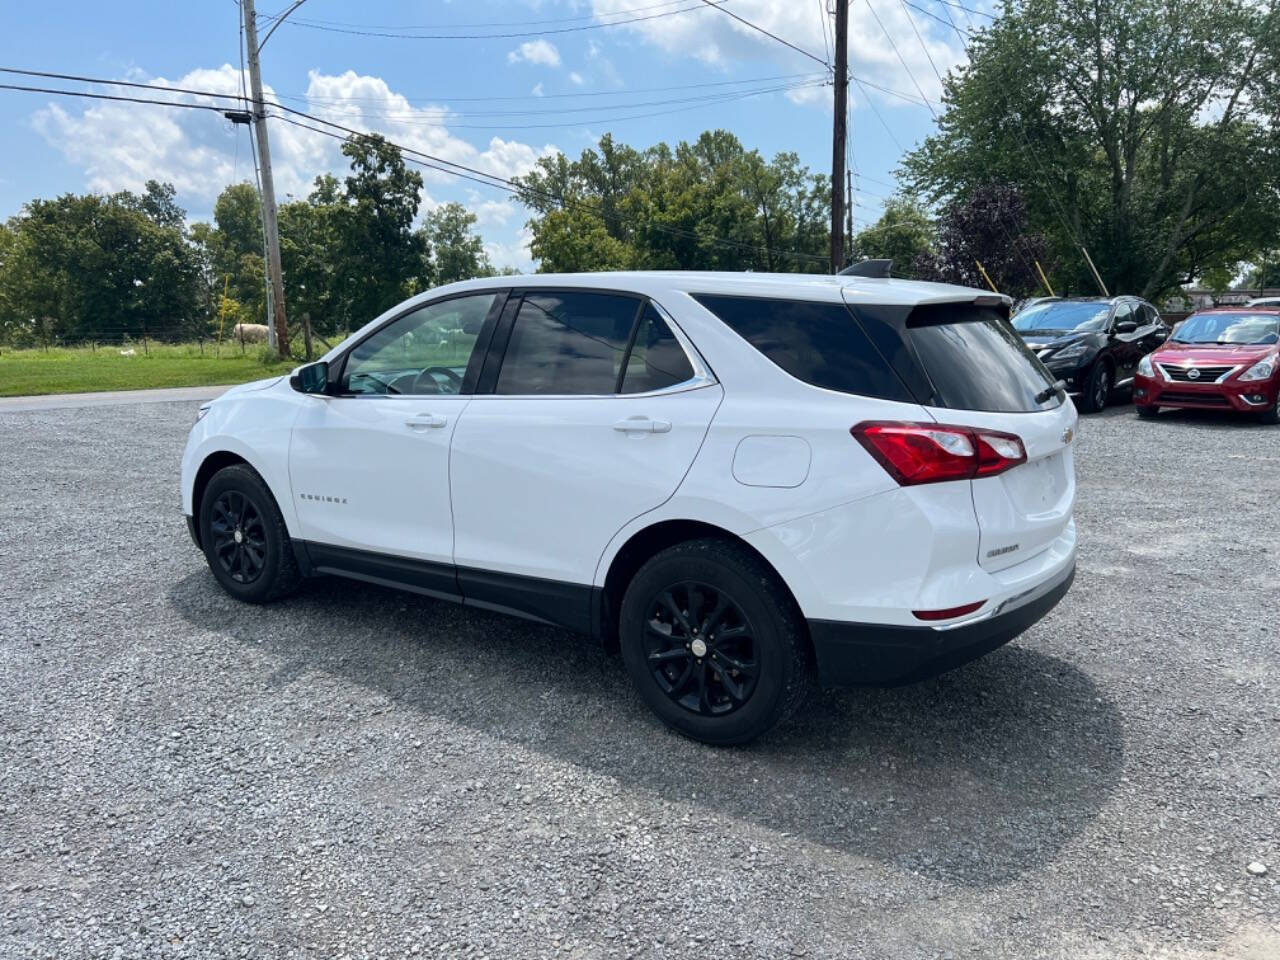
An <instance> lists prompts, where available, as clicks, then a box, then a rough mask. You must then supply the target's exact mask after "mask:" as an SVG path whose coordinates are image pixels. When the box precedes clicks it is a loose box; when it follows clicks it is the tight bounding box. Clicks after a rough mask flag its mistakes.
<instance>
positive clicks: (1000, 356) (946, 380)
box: [907, 303, 1063, 413]
mask: <svg viewBox="0 0 1280 960" xmlns="http://www.w3.org/2000/svg"><path fill="white" fill-rule="evenodd" d="M907 336H908V338H909V339H910V341H911V345H912V346H913V347H914V348H915V351H916V356H917V357H919V359H920V364H921V366H922V367H923V368H924V371H925V373H926V374H927V375H928V377H929V380H930V381H931V382H932V384H933V389H934V396H933V398H932V405H933V406H936V407H948V408H951V409H955V410H978V411H989V412H992V413H1030V412H1033V411H1036V410H1050V409H1053V408H1054V407H1057V406H1059V405H1061V404H1062V402H1063V401H1062V397H1061V395H1060V394H1059V393H1058V392H1057V391H1053V392H1051V393H1048V395H1047V396H1046V395H1045V394H1046V393H1047V392H1048V388H1049V387H1051V386H1052V385H1053V383H1054V378H1053V376H1052V375H1051V374H1050V373H1049V371H1048V370H1047V369H1045V367H1044V364H1042V363H1041V362H1040V361H1039V360H1037V359H1036V357H1035V354H1033V353H1032V352H1031V351H1030V350H1029V349H1027V345H1026V344H1025V343H1023V341H1022V338H1021V337H1020V336H1018V334H1017V333H1015V332H1014V330H1013V328H1012V327H1011V326H1010V325H1009V324H1008V323H1006V322H1005V320H1004V318H1003V317H1002V316H1001V315H1000V314H999V313H998V312H997V311H996V310H994V309H991V308H990V307H978V306H975V305H973V304H963V303H947V304H936V305H929V306H925V307H917V308H916V309H915V310H913V311H912V312H911V316H910V317H908V318H907Z"/></svg>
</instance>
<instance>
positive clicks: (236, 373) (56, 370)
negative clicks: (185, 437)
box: [0, 342, 300, 397]
mask: <svg viewBox="0 0 1280 960" xmlns="http://www.w3.org/2000/svg"><path fill="white" fill-rule="evenodd" d="M130 348H132V349H134V350H136V351H137V355H136V356H132V357H123V356H121V355H120V351H121V349H122V348H121V347H120V346H119V345H112V346H100V347H98V348H97V350H93V349H91V348H89V347H50V348H49V350H48V352H46V351H44V350H39V349H37V350H9V349H0V397H18V396H27V395H31V394H47V393H88V392H92V391H98V390H145V389H149V388H153V387H201V386H207V385H209V384H215V383H244V382H245V381H248V380H260V379H261V378H263V377H270V376H274V375H276V374H280V373H286V372H288V371H289V370H291V369H293V368H294V367H295V366H297V365H298V363H299V362H300V361H296V360H292V361H284V362H281V361H279V360H273V361H266V362H264V361H263V360H262V359H261V356H262V354H263V353H264V352H265V348H263V347H261V346H260V345H259V346H247V347H246V348H245V352H244V353H241V352H240V344H239V343H234V342H233V343H224V344H223V346H222V351H221V354H222V355H221V356H220V357H215V356H214V345H213V344H211V343H207V342H206V343H205V345H204V353H203V355H202V354H201V351H200V347H199V345H198V344H194V343H181V344H155V343H153V344H151V345H150V347H149V355H148V354H144V352H143V347H142V344H141V343H135V344H130Z"/></svg>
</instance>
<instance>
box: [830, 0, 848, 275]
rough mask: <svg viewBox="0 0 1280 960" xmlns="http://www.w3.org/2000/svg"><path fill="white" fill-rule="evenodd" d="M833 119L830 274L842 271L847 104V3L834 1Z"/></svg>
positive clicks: (844, 0) (845, 0)
mask: <svg viewBox="0 0 1280 960" xmlns="http://www.w3.org/2000/svg"><path fill="white" fill-rule="evenodd" d="M835 46H836V65H835V85H836V89H835V94H836V97H835V116H834V118H833V120H834V123H833V124H832V126H831V272H832V273H839V272H840V271H841V270H843V269H844V192H845V189H846V188H845V169H844V155H845V148H846V145H847V144H846V136H847V134H846V131H845V119H846V118H847V116H848V100H849V0H836V40H835Z"/></svg>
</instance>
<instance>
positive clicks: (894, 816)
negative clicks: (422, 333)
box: [169, 571, 1123, 886]
mask: <svg viewBox="0 0 1280 960" xmlns="http://www.w3.org/2000/svg"><path fill="white" fill-rule="evenodd" d="M169 600H170V602H171V604H172V605H173V607H174V608H175V609H176V611H177V612H178V613H179V614H180V615H181V616H182V617H183V618H184V619H186V620H187V621H188V622H189V623H190V624H192V625H193V626H194V627H195V628H196V630H197V637H196V642H197V643H207V644H222V643H225V642H227V641H236V642H239V643H243V644H252V645H254V646H255V647H256V648H258V649H259V650H265V651H266V652H267V653H269V654H270V655H272V656H274V657H276V658H278V661H279V664H278V667H277V668H276V669H275V670H274V671H273V672H272V673H271V674H270V675H264V676H262V677H261V678H260V684H258V685H255V688H254V689H255V693H254V695H259V693H260V691H261V689H262V685H265V686H267V687H276V688H283V687H287V686H290V685H293V684H304V685H305V684H306V683H307V682H308V676H315V674H316V672H318V671H320V672H327V673H330V674H333V675H335V676H337V677H338V678H340V679H341V680H343V681H345V682H347V683H352V684H358V685H360V686H363V687H365V688H369V689H371V690H373V691H376V692H378V693H381V694H383V695H385V696H386V697H387V698H388V699H389V700H390V701H392V702H393V704H394V705H395V709H408V710H415V711H419V712H420V713H422V714H423V715H426V716H430V717H433V718H440V719H444V720H447V721H450V722H453V723H457V724H462V725H464V726H465V727H467V728H470V729H473V730H475V731H476V732H477V734H479V735H480V736H483V737H491V738H496V739H497V740H499V741H502V742H508V743H511V744H520V745H523V746H524V747H526V748H528V749H531V750H534V751H538V752H540V753H542V754H544V755H547V756H549V757H552V758H555V759H558V760H561V761H567V762H569V763H573V764H576V765H580V766H581V767H583V768H585V769H587V770H590V771H592V772H593V773H595V774H599V775H604V776H608V777H612V778H616V780H617V781H618V782H619V783H620V784H621V785H622V786H623V787H625V788H628V789H633V790H637V791H643V792H648V793H650V794H653V795H656V796H659V797H661V798H663V799H665V800H668V801H679V802H682V803H689V804H691V805H692V806H693V807H694V808H695V809H696V808H703V809H706V810H707V811H709V812H711V813H714V814H717V815H721V816H727V817H731V818H737V819H741V820H744V821H748V822H751V823H755V824H758V825H760V826H762V827H766V828H768V829H769V830H773V831H779V832H783V833H786V834H789V835H791V836H793V837H797V838H801V839H803V840H805V841H808V842H810V843H813V844H819V845H822V846H825V847H830V848H834V849H837V850H840V851H844V852H847V853H850V854H854V855H858V856H862V857H869V858H873V859H875V860H877V861H881V862H884V863H889V864H892V865H894V866H895V867H897V868H899V869H903V870H910V871H914V872H917V873H919V874H921V875H924V876H927V877H930V878H933V879H937V880H942V881H945V882H948V883H953V884H960V885H964V886H987V885H992V884H999V883H1005V882H1008V881H1010V880H1012V879H1015V878H1016V877H1018V876H1019V875H1021V874H1022V873H1023V872H1025V871H1027V870H1030V869H1043V868H1044V867H1045V865H1046V863H1047V862H1048V861H1050V860H1051V859H1052V858H1053V857H1054V855H1055V853H1056V852H1057V851H1058V850H1060V849H1061V848H1062V847H1063V846H1064V845H1065V844H1067V843H1069V842H1070V841H1071V840H1072V838H1073V837H1075V836H1077V835H1078V834H1080V833H1081V831H1083V830H1085V829H1087V828H1088V826H1089V825H1090V823H1091V822H1092V821H1093V820H1094V819H1095V817H1097V815H1098V812H1099V810H1100V809H1101V807H1102V805H1103V804H1104V803H1105V802H1106V800H1107V798H1108V796H1109V795H1110V793H1111V792H1112V790H1113V789H1114V787H1115V785H1116V783H1117V780H1118V778H1119V776H1120V772H1121V768H1122V764H1123V731H1122V723H1121V719H1120V715H1119V712H1118V711H1117V709H1116V707H1115V705H1114V704H1112V703H1111V702H1110V701H1109V700H1107V699H1106V698H1105V697H1103V696H1102V695H1101V693H1100V692H1099V690H1098V688H1097V687H1096V686H1095V685H1094V683H1093V682H1092V680H1090V678H1089V677H1088V676H1087V675H1086V674H1084V673H1083V672H1081V671H1080V670H1079V669H1077V668H1076V667H1074V666H1072V665H1071V664H1069V663H1066V662H1064V661H1063V660H1060V659H1058V658H1056V657H1052V656H1048V655H1046V654H1044V653H1041V652H1039V651H1037V650H1036V649H1035V642H1036V641H1035V632H1034V631H1033V632H1032V633H1031V634H1030V635H1029V636H1027V637H1025V638H1023V639H1022V640H1021V641H1019V642H1016V643H1015V644H1013V645H1011V646H1008V647H1005V648H1004V649H1002V650H1000V651H997V652H995V653H993V654H991V655H989V656H987V657H985V658H984V659H982V660H980V661H978V662H976V663H974V664H971V665H969V666H967V667H965V668H962V669H960V670H957V671H954V672H952V673H950V674H947V675H945V676H943V677H940V678H938V679H936V680H931V681H927V682H925V683H920V684H916V685H914V686H909V687H902V688H896V689H890V690H874V689H869V690H854V691H841V692H827V693H822V694H819V695H817V696H816V697H815V698H814V700H812V701H811V702H810V703H809V704H808V705H807V706H806V707H805V708H804V709H803V710H802V712H801V714H800V715H798V716H797V717H796V718H794V719H793V720H792V721H791V722H790V723H788V724H786V725H784V726H783V727H781V728H779V729H778V730H777V731H775V732H774V733H773V734H771V735H770V736H768V737H766V738H763V739H762V740H760V741H758V742H757V743H755V744H752V745H750V746H748V747H744V748H736V749H715V748H709V747H705V746H702V745H700V744H697V743H693V742H691V741H689V740H686V739H684V738H682V737H680V736H678V735H676V734H673V733H670V732H668V731H667V730H666V729H665V728H663V727H662V726H661V725H660V724H659V723H658V721H657V720H656V719H655V718H654V717H653V716H652V715H651V714H650V713H649V712H648V711H647V709H645V708H644V706H643V705H642V704H641V703H640V702H639V700H638V699H637V698H636V696H635V695H634V694H633V692H632V690H631V688H630V685H629V683H628V681H627V678H626V676H625V673H624V672H623V668H622V664H621V661H620V660H618V659H616V658H613V657H609V656H606V655H605V654H604V653H602V652H601V651H600V650H599V649H598V648H597V647H595V646H594V645H592V644H591V643H590V642H588V641H586V640H585V639H582V638H578V637H575V636H574V635H572V634H568V633H565V632H564V631H562V630H558V629H553V628H550V627H545V626H540V625H536V624H529V623H526V622H523V621H520V620H516V619H512V618H508V617H503V616H500V615H497V614H491V613H487V612H485V611H479V610H471V609H464V608H462V607H458V606H456V605H453V604H448V603H443V602H437V601H433V600H430V599H426V598H421V597H417V596H413V595H407V594H403V593H399V592H395V591H391V590H387V589H382V588H379V587H374V586H367V585H364V584H360V583H355V582H350V581H344V580H336V579H326V580H316V581H310V582H308V583H307V584H306V585H305V586H304V587H303V589H302V590H301V591H300V592H299V594H298V595H296V596H295V597H293V598H291V599H289V600H286V601H284V602H281V603H277V604H274V605H271V606H268V607H249V606H243V605H239V604H236V603H235V602H234V601H232V600H230V599H229V598H227V597H226V595H225V594H223V593H222V591H221V590H220V589H219V588H218V587H217V586H216V584H215V583H214V581H213V579H212V578H211V577H210V576H209V575H208V574H207V573H205V572H204V571H200V572H198V573H194V574H192V575H190V576H188V577H186V578H184V579H183V580H181V581H179V582H178V583H176V584H174V586H173V587H172V588H171V589H170V591H169ZM353 736H354V733H353ZM423 775H430V771H429V770H427V771H425V772H424V774H423ZM534 787H535V789H536V783H535V784H534ZM655 829H660V828H659V827H655ZM709 829H717V830H722V829H724V826H723V825H717V826H714V827H709ZM746 842H747V841H745V840H744V845H745V844H746Z"/></svg>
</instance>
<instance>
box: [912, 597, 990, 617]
mask: <svg viewBox="0 0 1280 960" xmlns="http://www.w3.org/2000/svg"><path fill="white" fill-rule="evenodd" d="M986 602H987V601H985V600H979V601H978V602H977V603H964V604H961V605H960V606H958V607H947V609H945V610H912V611H911V615H912V616H913V617H915V618H916V619H917V620H950V619H951V618H952V617H963V616H964V615H965V614H966V613H973V611H975V610H977V609H978V608H979V607H980V606H982V605H983V604H984V603H986Z"/></svg>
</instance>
